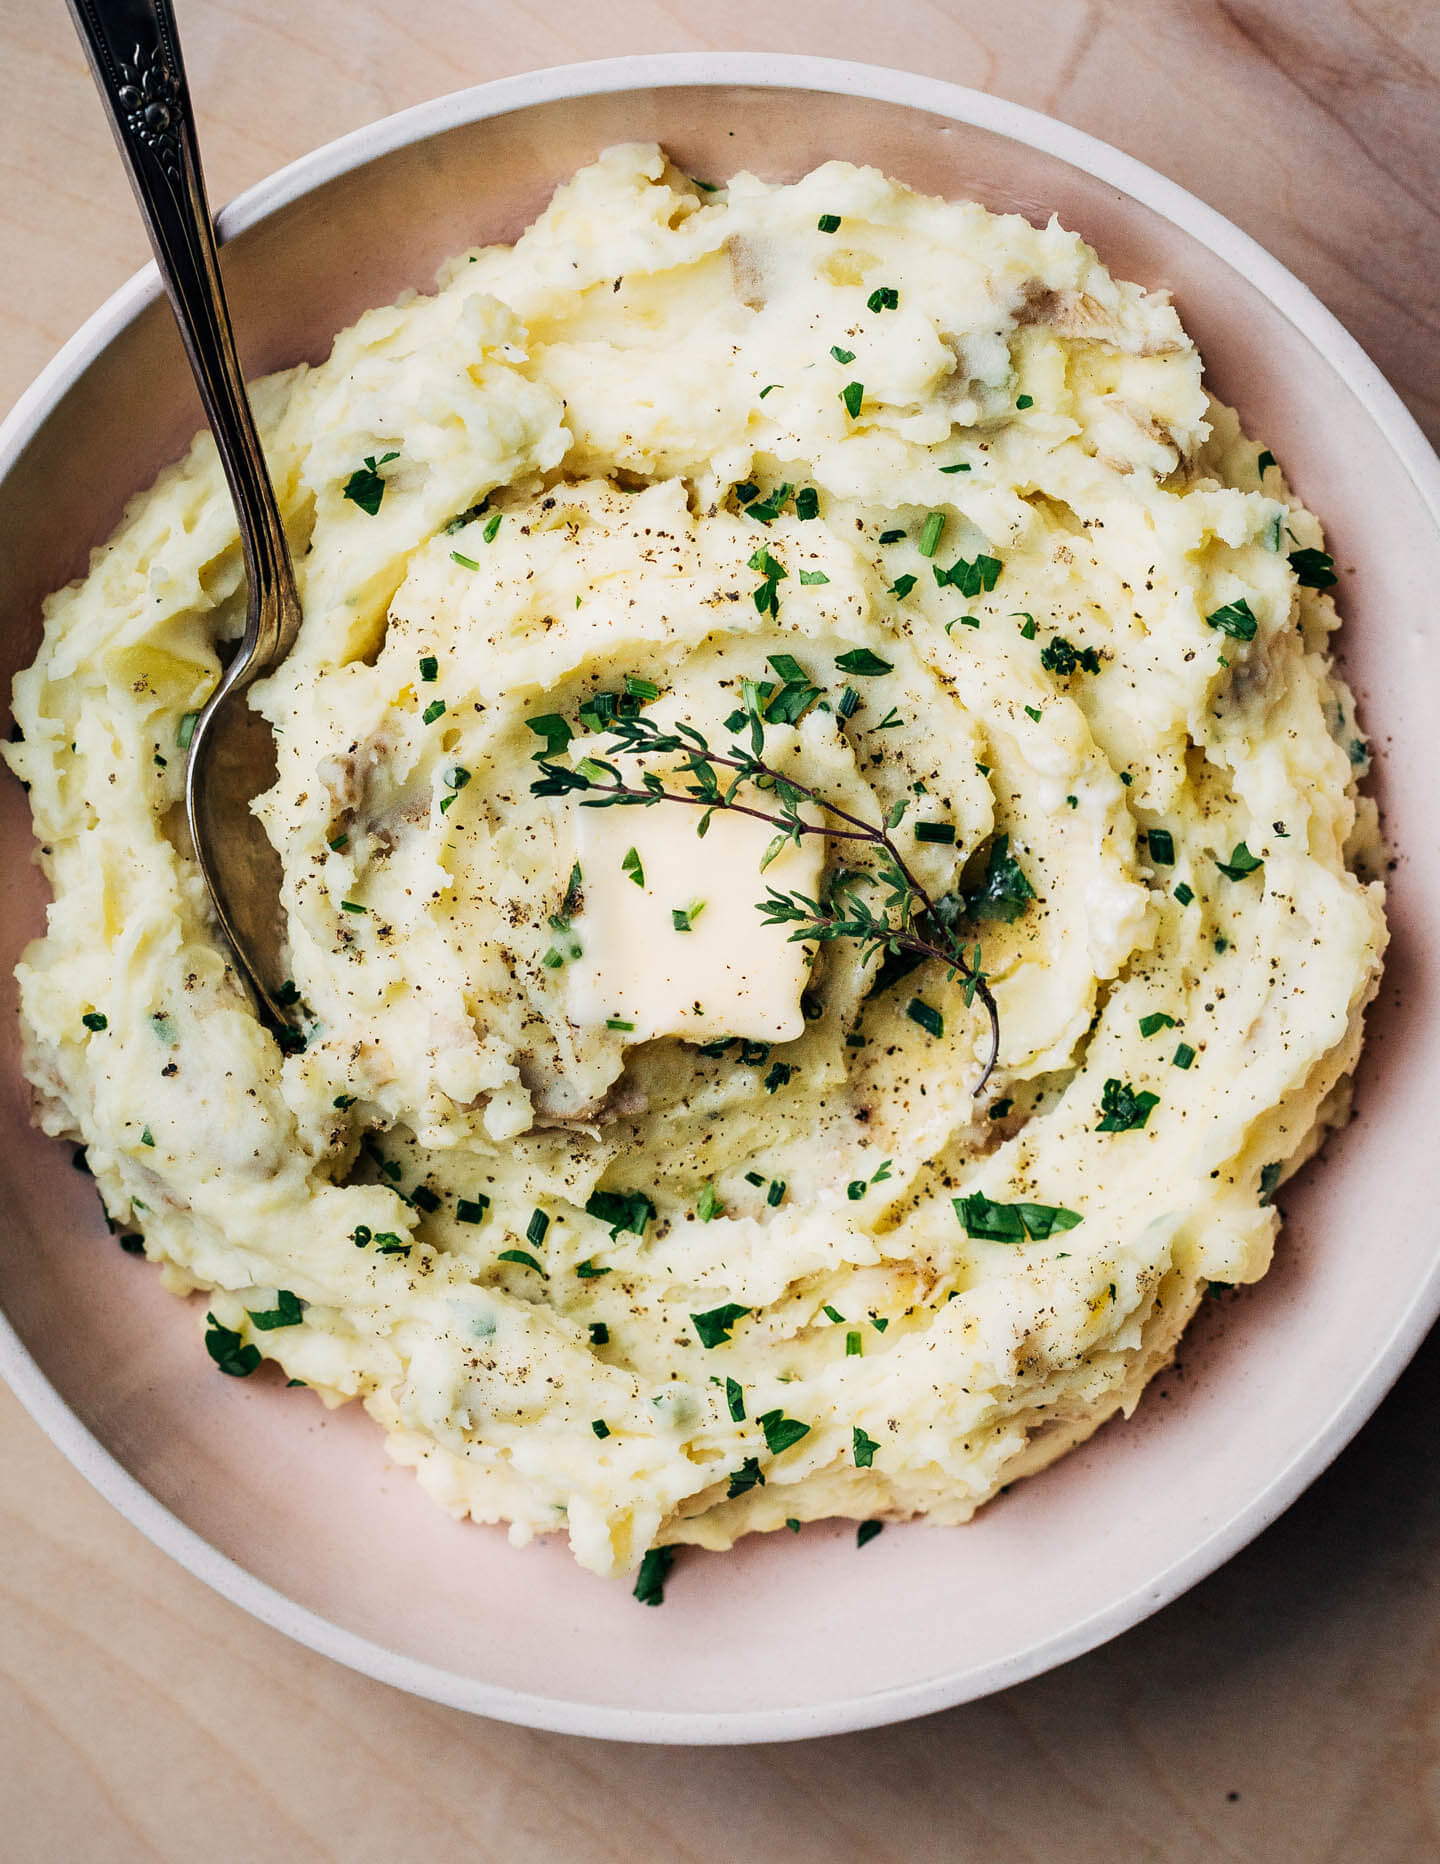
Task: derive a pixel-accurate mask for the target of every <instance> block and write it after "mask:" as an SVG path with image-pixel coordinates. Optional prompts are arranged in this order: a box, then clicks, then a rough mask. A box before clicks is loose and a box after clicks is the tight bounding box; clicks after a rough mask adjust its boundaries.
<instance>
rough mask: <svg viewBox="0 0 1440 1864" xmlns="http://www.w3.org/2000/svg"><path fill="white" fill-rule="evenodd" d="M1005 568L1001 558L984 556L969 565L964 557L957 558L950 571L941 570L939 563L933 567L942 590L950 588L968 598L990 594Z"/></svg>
mask: <svg viewBox="0 0 1440 1864" xmlns="http://www.w3.org/2000/svg"><path fill="white" fill-rule="evenodd" d="M1004 567H1005V566H1004V564H1003V563H1002V562H1001V561H1000V559H999V557H987V556H983V555H982V556H978V557H976V558H975V561H974V562H973V563H967V562H966V561H965V559H964V557H957V558H956V559H955V561H954V562H953V563H952V564H951V565H950V567H949V569H948V570H945V569H941V567H940V565H939V564H938V563H935V564H932V565H931V568H932V570H933V572H934V576H935V581H936V583H937V584H938V585H939V587H940V588H942V589H944V588H946V587H947V586H948V587H949V588H951V589H958V590H959V591H960V593H961V595H963V596H966V597H967V598H968V597H973V596H977V595H985V594H988V593H989V591H990V590H991V589H993V588H994V587H995V585H996V583H997V582H998V581H999V580H1000V572H1001V570H1002V569H1003V568H1004Z"/></svg>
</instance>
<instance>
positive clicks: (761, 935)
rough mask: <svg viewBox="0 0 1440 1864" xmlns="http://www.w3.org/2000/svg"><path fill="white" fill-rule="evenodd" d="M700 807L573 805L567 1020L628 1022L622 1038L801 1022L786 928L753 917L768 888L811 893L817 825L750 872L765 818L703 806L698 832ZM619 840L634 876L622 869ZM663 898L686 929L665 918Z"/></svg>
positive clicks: (706, 1035) (802, 978)
mask: <svg viewBox="0 0 1440 1864" xmlns="http://www.w3.org/2000/svg"><path fill="white" fill-rule="evenodd" d="M700 814H701V811H700V810H698V809H692V808H690V807H689V806H688V805H681V804H678V803H675V804H671V803H660V804H657V805H656V806H655V807H653V808H649V809H645V808H623V807H622V808H611V809H577V810H576V811H575V824H576V841H577V851H576V852H577V856H578V859H579V862H580V870H581V875H582V883H581V884H582V889H583V895H584V905H583V907H582V909H581V911H580V912H579V913H578V914H577V915H576V918H575V922H574V923H575V932H576V935H577V937H578V940H579V943H580V946H581V956H580V957H579V958H577V959H575V960H574V961H573V962H572V963H570V964H569V965H567V966H566V977H567V990H568V1001H567V1008H568V1010H569V1014H570V1018H571V1021H572V1022H575V1023H580V1024H586V1023H588V1024H591V1025H594V1024H597V1023H599V1024H604V1023H633V1024H634V1030H633V1033H632V1032H630V1031H628V1030H626V1031H622V1033H623V1034H625V1035H626V1036H627V1037H628V1038H629V1039H630V1040H632V1041H635V1042H643V1041H647V1040H649V1039H650V1038H651V1037H654V1036H683V1037H684V1038H685V1040H686V1041H691V1042H709V1041H713V1040H715V1039H716V1038H717V1037H719V1036H747V1037H749V1038H750V1039H751V1040H752V1041H756V1042H792V1041H794V1039H795V1038H796V1036H798V1035H800V1034H801V1032H802V1031H803V1030H804V1027H805V1019H804V1016H803V1015H802V1013H801V1009H800V996H801V992H802V991H803V990H804V988H805V984H806V980H807V978H808V976H809V973H810V958H809V955H808V953H807V950H806V948H805V947H804V946H803V945H801V944H799V943H798V942H797V943H794V944H792V943H791V942H790V939H789V937H788V933H789V931H790V928H789V927H787V926H772V925H766V924H765V922H764V920H763V919H762V918H761V917H760V914H759V913H758V912H757V911H756V902H757V901H758V900H762V899H764V897H765V894H766V891H767V889H768V888H770V887H775V888H776V889H777V890H778V891H780V892H782V893H790V892H797V891H798V892H800V893H804V894H806V895H808V896H809V897H810V898H811V899H815V898H817V897H818V891H819V885H820V872H821V868H822V866H823V864H824V858H825V838H824V836H823V835H806V836H804V837H802V839H801V842H800V846H799V847H798V848H797V847H795V846H794V845H793V844H792V845H790V846H789V847H787V848H785V849H783V850H782V851H781V853H780V854H778V855H777V856H776V858H775V859H774V860H773V861H772V862H771V863H770V865H769V867H767V868H766V870H765V872H764V873H763V874H762V873H761V872H760V861H761V858H762V856H763V855H764V853H765V850H766V848H767V847H769V845H770V842H771V841H772V840H773V838H774V835H775V830H774V828H773V827H771V825H770V824H769V823H767V822H757V821H755V820H754V819H753V817H750V816H743V815H735V814H730V813H727V812H726V811H724V810H716V811H715V813H714V814H713V815H712V816H711V818H710V827H709V829H708V830H707V831H706V834H705V837H704V839H703V840H701V839H700V838H699V837H698V836H697V835H696V833H695V828H696V824H697V822H698V821H699V819H700ZM632 848H633V849H634V850H635V853H636V855H637V856H638V858H639V863H640V868H641V870H642V872H643V875H644V881H643V884H637V883H636V881H635V880H634V879H633V878H632V875H631V873H630V872H627V871H626V866H625V863H626V859H627V856H628V855H629V853H630V850H631V849H632ZM630 865H631V868H632V869H633V867H634V862H633V861H632V862H631V864H630ZM697 909H698V910H697ZM677 911H679V912H680V913H682V914H684V915H686V918H687V922H688V924H689V927H690V929H689V930H688V931H682V930H679V929H677V927H676V923H675V918H674V915H675V913H676V912H677Z"/></svg>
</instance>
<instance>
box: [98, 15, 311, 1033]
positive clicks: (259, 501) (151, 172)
mask: <svg viewBox="0 0 1440 1864" xmlns="http://www.w3.org/2000/svg"><path fill="white" fill-rule="evenodd" d="M67 4H68V5H69V8H70V15H71V18H72V19H73V20H74V22H75V28H76V31H77V32H78V33H79V35H80V39H81V43H82V44H83V45H84V47H85V51H86V54H87V56H88V58H89V60H90V70H91V72H92V74H93V76H94V79H95V83H96V85H97V87H98V88H99V91H100V96H101V98H102V100H103V102H104V104H105V109H106V113H107V115H108V116H109V118H110V127H111V129H112V130H113V131H114V132H115V140H116V142H117V143H118V144H119V148H120V154H121V157H122V158H123V160H124V163H125V169H126V172H127V174H128V175H129V177H130V185H131V187H132V188H133V189H134V190H135V198H136V200H137V201H138V202H139V205H140V214H141V217H142V219H143V220H144V222H145V230H146V232H147V233H148V234H149V235H150V244H151V246H152V247H153V248H154V251H155V262H156V264H157V265H158V266H159V268H160V277H161V281H162V282H163V284H164V286H165V290H166V293H167V294H168V296H169V299H170V304H171V307H172V309H173V310H174V312H175V321H176V323H177V324H179V326H180V335H181V337H182V338H183V340H184V343H185V350H186V354H187V355H188V356H189V358H190V366H191V368H192V369H193V370H194V371H195V381H196V383H197V385H198V386H199V389H200V399H201V400H202V401H203V402H204V404H205V412H206V414H207V415H208V417H209V420H210V429H211V432H212V433H213V434H214V436H215V445H216V447H217V448H218V449H219V453H220V463H221V465H222V466H223V467H224V469H225V477H226V479H227V481H228V482H229V486H230V495H231V497H232V498H233V499H234V501H235V515H236V517H237V518H238V519H239V522H240V543H241V548H242V549H243V551H244V556H245V574H246V579H247V582H248V585H249V600H248V604H247V607H246V615H245V633H244V636H243V638H242V639H241V642H240V647H239V650H238V652H237V653H236V655H235V657H234V659H233V660H232V661H231V662H230V664H229V666H228V667H227V668H226V669H225V672H224V674H223V676H222V677H221V680H220V684H219V685H218V686H217V687H216V688H215V691H214V692H213V693H212V694H211V695H210V698H209V700H208V702H207V704H206V706H205V709H204V710H203V711H202V712H201V714H200V716H199V718H198V719H197V720H196V722H195V728H194V733H193V735H192V737H191V740H190V747H189V757H188V760H187V762H186V766H185V808H186V814H187V815H188V817H189V821H190V833H191V836H192V837H193V839H194V843H195V855H196V859H197V860H198V861H199V863H200V871H201V872H202V874H203V875H204V876H205V884H206V886H207V887H208V888H209V890H210V898H211V900H212V901H213V902H214V906H215V912H216V915H217V916H218V918H219V921H220V925H221V929H222V930H223V931H224V933H225V936H226V938H227V939H228V940H229V941H230V945H231V947H232V948H233V950H234V953H235V956H236V958H237V960H238V961H239V965H240V969H241V971H242V973H243V974H244V976H245V978H246V979H247V980H248V982H249V983H250V985H251V986H252V988H253V989H254V992H255V995H256V998H257V999H258V1002H259V1006H260V1010H261V1013H262V1015H263V1016H264V1017H265V1020H266V1021H267V1022H269V1023H270V1024H271V1026H272V1028H273V1029H274V1030H275V1033H276V1034H277V1035H278V1036H279V1037H280V1039H281V1042H282V1045H284V1046H288V1045H290V1044H291V1043H292V1042H293V1041H294V1039H295V1038H294V1035H293V1032H292V1031H291V1029H290V1027H289V1024H288V1021H287V1019H286V1017H285V1015H284V1014H283V1012H282V1009H281V1007H280V1002H279V996H280V983H281V964H282V955H281V953H282V944H283V936H284V935H283V926H282V921H281V914H280V860H279V856H278V855H277V854H276V852H275V850H274V848H272V847H271V845H270V842H269V840H268V839H267V837H266V835H265V831H264V829H263V828H262V827H261V826H260V823H259V822H258V821H257V820H256V818H255V815H254V813H253V811H252V810H251V807H250V804H251V802H252V800H253V799H254V798H255V797H256V796H258V795H260V794H261V792H262V791H264V790H266V789H268V788H269V787H270V785H271V784H272V783H273V782H274V781H275V744H274V739H273V738H272V736H271V732H270V727H269V725H268V724H267V723H266V721H265V720H264V719H263V718H262V717H261V716H260V715H259V714H258V713H257V712H254V711H252V710H251V708H250V706H249V705H247V704H246V702H245V698H244V694H245V689H246V687H247V686H249V685H250V684H251V682H252V681H254V680H257V679H260V678H261V677H262V676H263V675H265V674H266V673H269V672H271V671H272V669H273V668H275V667H276V666H278V665H279V663H280V662H281V661H282V660H283V659H284V658H285V656H286V654H287V653H289V651H290V649H291V647H292V646H293V644H294V641H295V636H296V633H297V631H298V630H299V627H300V602H299V598H298V596H297V595H296V592H295V572H294V570H293V568H292V567H291V563H290V550H289V546H288V545H287V543H286V541H285V530H284V526H283V524H282V522H281V518H280V507H279V505H278V504H277V503H276V499H275V488H274V486H273V485H272V484H271V483H270V474H269V471H268V470H267V468H266V465H265V455H264V453H263V452H262V451H261V447H260V437H259V435H258V434H257V433H256V431H255V420H254V416H253V415H252V413H251V411H250V403H249V400H248V398H247V396H246V393H245V381H244V377H243V376H242V375H241V373H240V364H239V360H238V359H237V357H236V354H235V335H234V332H233V330H232V329H231V326H230V312H229V310H228V308H227V306H226V303H225V287H224V284H223V283H222V281H221V277H220V267H219V262H218V260H217V258H216V253H215V231H214V227H213V226H212V224H211V220H210V208H209V205H208V203H207V201H206V198H205V178H204V175H203V174H202V172H201V168H200V149H199V145H198V143H197V141H196V137H195V120H194V114H193V112H192V110H191V107H190V93H189V90H188V88H187V86H186V83H185V67H184V64H183V63H182V61H181V57H180V40H179V36H178V34H177V32H176V29H175V19H174V14H173V13H172V11H171V8H170V4H169V0H67Z"/></svg>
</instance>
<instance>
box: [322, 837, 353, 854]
mask: <svg viewBox="0 0 1440 1864" xmlns="http://www.w3.org/2000/svg"><path fill="white" fill-rule="evenodd" d="M325 846H326V847H327V848H333V849H334V850H335V852H336V854H343V853H344V852H345V850H346V849H347V848H348V847H349V846H350V837H349V836H348V835H344V834H341V835H331V836H330V837H329V839H328V840H327V841H326V843H325Z"/></svg>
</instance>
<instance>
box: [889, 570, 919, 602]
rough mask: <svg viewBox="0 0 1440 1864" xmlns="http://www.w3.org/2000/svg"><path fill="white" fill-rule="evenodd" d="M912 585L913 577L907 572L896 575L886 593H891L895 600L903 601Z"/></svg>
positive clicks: (913, 582)
mask: <svg viewBox="0 0 1440 1864" xmlns="http://www.w3.org/2000/svg"><path fill="white" fill-rule="evenodd" d="M914 587H915V578H914V577H913V576H911V575H908V574H907V575H904V576H897V577H896V578H895V580H894V582H893V583H892V584H891V585H890V588H889V589H888V590H887V591H886V593H887V594H888V595H893V596H894V598H895V600H896V601H897V602H903V601H904V600H905V598H906V596H907V595H909V593H910V591H911V590H912V589H913V588H914Z"/></svg>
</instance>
